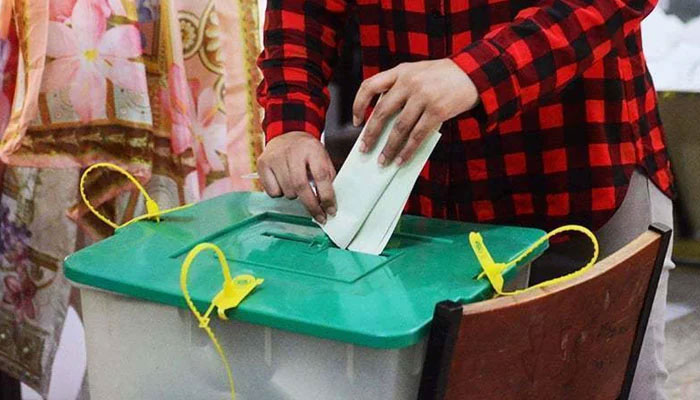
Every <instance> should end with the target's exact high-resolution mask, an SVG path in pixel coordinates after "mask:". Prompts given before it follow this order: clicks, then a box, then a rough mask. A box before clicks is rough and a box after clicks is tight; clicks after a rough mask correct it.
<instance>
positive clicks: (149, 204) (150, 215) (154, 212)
mask: <svg viewBox="0 0 700 400" xmlns="http://www.w3.org/2000/svg"><path fill="white" fill-rule="evenodd" d="M98 168H107V169H111V170H112V171H116V172H119V173H120V174H122V175H124V176H126V177H127V178H128V179H129V180H130V181H131V183H133V184H134V186H136V188H137V189H138V190H139V191H140V192H141V194H143V197H144V199H146V214H144V215H141V216H140V217H136V218H134V219H132V220H130V221H127V222H126V223H124V224H122V225H117V224H116V223H115V222H113V221H110V220H109V218H107V217H105V216H104V215H102V214H101V213H100V212H99V211H97V209H95V207H93V205H92V203H90V200H88V198H87V195H86V194H85V179H86V178H87V176H88V174H89V173H90V172H92V171H93V170H95V169H98ZM80 196H81V197H82V198H83V202H84V203H85V205H86V206H87V208H88V209H89V210H90V212H92V213H93V214H95V216H96V217H97V218H99V219H100V220H102V222H104V223H105V224H107V225H109V226H111V227H112V228H114V229H119V228H123V227H125V226H127V225H129V224H131V223H134V222H136V221H141V220H144V219H155V220H156V221H158V222H160V217H161V216H163V215H165V214H169V213H171V212H175V211H178V210H182V209H185V208H187V207H191V206H192V204H185V205H183V206H180V207H175V208H169V209H167V210H161V209H160V207H158V204H157V203H156V202H155V200H153V199H152V198H151V196H149V195H148V192H146V189H144V188H143V186H142V185H141V183H140V182H139V181H138V180H137V179H136V178H134V176H133V175H131V174H130V173H129V172H128V171H127V170H125V169H124V168H122V167H120V166H118V165H115V164H112V163H97V164H93V165H91V166H90V167H89V168H88V169H86V170H85V172H83V175H82V176H81V177H80Z"/></svg>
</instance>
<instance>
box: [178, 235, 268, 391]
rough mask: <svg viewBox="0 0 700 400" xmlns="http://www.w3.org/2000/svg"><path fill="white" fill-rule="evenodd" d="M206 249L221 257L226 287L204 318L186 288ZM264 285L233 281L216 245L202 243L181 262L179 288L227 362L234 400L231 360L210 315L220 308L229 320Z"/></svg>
mask: <svg viewBox="0 0 700 400" xmlns="http://www.w3.org/2000/svg"><path fill="white" fill-rule="evenodd" d="M204 250H213V251H214V253H216V256H217V257H218V258H219V263H220V264H221V272H222V273H223V275H224V285H223V288H222V289H221V291H220V292H219V293H217V294H216V296H214V299H213V300H212V302H211V305H210V306H209V308H208V309H207V311H206V312H205V313H204V315H202V314H201V313H200V312H199V310H197V307H196V306H195V305H194V302H192V298H191V297H190V292H189V290H188V289H187V274H188V273H189V271H190V266H191V265H192V262H193V261H194V259H195V257H197V255H198V254H199V253H200V252H202V251H204ZM261 283H263V279H259V278H255V277H254V276H252V275H238V276H236V277H235V278H231V273H230V271H229V266H228V262H227V261H226V257H225V256H224V253H223V252H222V251H221V249H219V248H218V247H217V246H216V245H214V244H212V243H201V244H198V245H197V246H195V247H194V248H193V249H192V250H190V252H189V253H188V254H187V257H185V261H184V262H183V263H182V269H181V270H180V288H181V289H182V294H183V296H184V297H185V302H186V303H187V306H188V307H189V308H190V310H192V314H194V316H195V318H197V321H199V327H200V328H202V329H204V331H205V332H206V333H207V335H209V338H210V339H211V341H212V343H213V344H214V348H216V351H217V353H219V356H220V357H221V361H222V362H223V363H224V368H226V375H227V377H228V382H229V386H230V387H231V400H235V399H236V389H235V386H234V383H233V374H232V373H231V366H230V365H229V363H228V359H227V358H226V355H225V354H224V350H223V348H222V347H221V345H220V344H219V341H218V340H217V339H216V336H215V335H214V332H213V331H212V330H211V328H210V327H209V322H210V320H211V319H210V315H211V313H212V311H214V308H216V309H217V313H218V314H219V318H221V319H228V318H227V317H226V310H228V309H231V308H235V307H237V306H238V305H239V304H240V302H241V301H242V300H243V299H244V298H245V297H246V296H248V295H249V294H250V293H251V292H252V291H253V289H255V288H256V287H257V286H258V285H260V284H261Z"/></svg>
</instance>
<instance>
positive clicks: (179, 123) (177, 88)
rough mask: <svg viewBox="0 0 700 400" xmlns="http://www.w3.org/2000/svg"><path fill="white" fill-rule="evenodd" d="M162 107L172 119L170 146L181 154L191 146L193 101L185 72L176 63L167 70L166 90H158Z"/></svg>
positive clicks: (176, 152)
mask: <svg viewBox="0 0 700 400" xmlns="http://www.w3.org/2000/svg"><path fill="white" fill-rule="evenodd" d="M160 99H161V104H162V105H163V108H165V109H166V110H168V114H169V115H170V119H171V121H172V133H171V146H172V149H173V153H175V154H182V153H183V152H184V151H185V150H187V149H189V148H190V147H192V113H193V112H194V102H193V101H192V92H191V91H190V88H189V86H188V85H187V79H186V77H185V72H184V70H183V69H182V67H180V66H179V65H177V64H172V65H171V66H170V70H169V71H168V90H167V91H166V90H163V91H161V92H160Z"/></svg>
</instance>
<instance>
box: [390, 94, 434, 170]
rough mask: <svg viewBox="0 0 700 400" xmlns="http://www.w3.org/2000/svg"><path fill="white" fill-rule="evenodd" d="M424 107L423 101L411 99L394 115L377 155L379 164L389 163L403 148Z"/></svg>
mask: <svg viewBox="0 0 700 400" xmlns="http://www.w3.org/2000/svg"><path fill="white" fill-rule="evenodd" d="M424 109H425V106H424V105H423V103H422V102H420V101H417V100H411V101H409V102H408V103H407V104H406V106H405V107H404V109H403V110H402V111H401V113H400V114H399V116H398V117H396V122H395V123H394V128H393V129H392V131H391V134H390V135H389V139H388V140H387V142H386V145H385V146H384V149H383V150H382V154H381V155H380V156H379V164H380V165H382V166H385V165H389V164H391V162H392V161H393V160H394V157H395V156H396V155H397V154H399V152H400V151H401V150H402V149H403V147H404V144H405V143H406V139H407V138H408V137H409V134H410V133H411V131H412V130H413V127H414V125H415V124H416V122H417V121H418V120H419V118H421V115H422V114H423V110H424ZM397 161H398V160H397Z"/></svg>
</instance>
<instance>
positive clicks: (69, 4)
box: [49, 0, 76, 22]
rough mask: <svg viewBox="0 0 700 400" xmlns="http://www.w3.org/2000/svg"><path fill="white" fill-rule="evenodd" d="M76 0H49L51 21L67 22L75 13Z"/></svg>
mask: <svg viewBox="0 0 700 400" xmlns="http://www.w3.org/2000/svg"><path fill="white" fill-rule="evenodd" d="M75 1H76V0H49V20H51V21H58V22H65V21H67V20H68V19H70V15H71V14H72V13H73V6H75Z"/></svg>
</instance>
